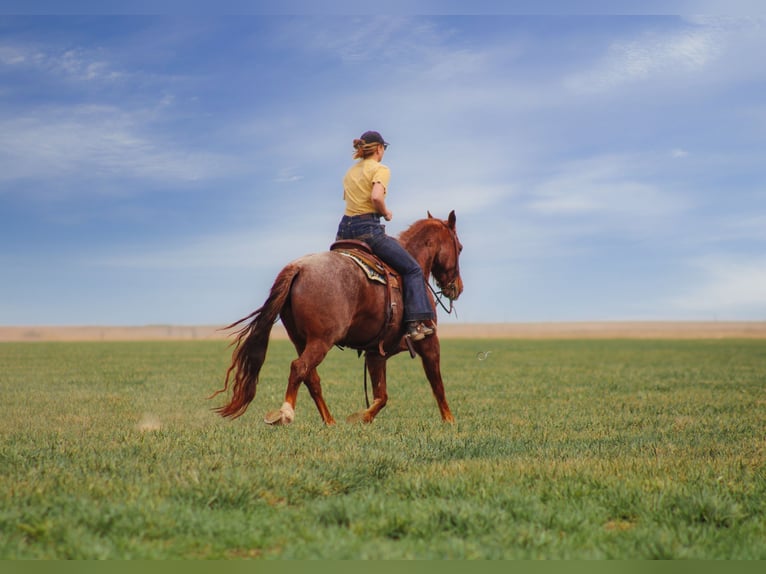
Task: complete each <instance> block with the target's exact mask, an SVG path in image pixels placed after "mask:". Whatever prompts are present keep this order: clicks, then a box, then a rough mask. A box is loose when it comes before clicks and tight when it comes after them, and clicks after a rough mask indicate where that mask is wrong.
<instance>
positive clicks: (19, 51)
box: [0, 43, 125, 81]
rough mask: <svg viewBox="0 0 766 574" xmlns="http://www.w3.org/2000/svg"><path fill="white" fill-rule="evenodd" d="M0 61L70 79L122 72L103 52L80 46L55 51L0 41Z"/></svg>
mask: <svg viewBox="0 0 766 574" xmlns="http://www.w3.org/2000/svg"><path fill="white" fill-rule="evenodd" d="M0 65H3V66H5V67H8V68H14V69H32V70H36V71H38V72H41V73H45V74H49V75H54V76H59V77H61V78H65V79H68V80H71V81H112V80H117V79H120V78H123V77H124V76H125V73H124V72H123V71H120V70H119V69H116V68H115V66H114V64H113V63H112V62H110V61H109V60H108V58H107V57H106V55H105V54H103V53H99V51H98V50H86V49H84V48H81V47H73V48H67V49H65V50H61V51H56V50H53V49H52V48H50V47H45V46H29V45H23V44H8V43H6V44H0Z"/></svg>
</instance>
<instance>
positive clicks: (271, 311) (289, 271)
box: [209, 264, 300, 419]
mask: <svg viewBox="0 0 766 574" xmlns="http://www.w3.org/2000/svg"><path fill="white" fill-rule="evenodd" d="M299 270H300V268H299V266H298V265H295V264H290V265H288V266H287V267H285V268H284V269H282V271H281V272H280V273H279V275H277V278H276V280H275V281H274V285H272V287H271V292H270V293H269V297H268V299H266V302H265V303H264V304H263V306H262V307H261V308H260V309H256V310H255V311H253V312H252V313H250V315H248V316H247V317H243V318H242V319H240V320H239V321H235V322H234V323H232V324H231V325H229V326H228V327H225V329H231V328H233V327H236V326H238V325H241V324H242V323H245V322H246V321H249V322H248V323H247V324H246V325H245V326H244V327H242V328H241V329H240V330H239V331H238V332H237V335H236V339H235V340H234V342H233V343H232V345H234V346H235V348H234V352H233V353H232V356H231V366H229V369H228V370H227V371H226V380H225V381H224V386H223V388H222V389H220V390H218V391H216V392H215V393H213V394H212V395H211V396H210V397H209V398H211V399H212V398H213V397H215V396H216V395H218V394H219V393H223V392H226V391H227V390H228V388H229V381H230V380H231V379H232V376H233V386H232V396H231V400H230V401H229V403H228V404H227V405H224V406H222V407H218V408H216V409H214V410H215V411H216V412H217V413H218V414H220V415H221V416H222V417H229V418H232V419H235V418H237V417H239V416H241V415H243V414H244V412H245V411H246V410H247V407H248V405H249V404H250V403H251V402H252V400H253V399H254V398H255V387H256V385H257V384H258V375H259V373H260V372H261V367H262V366H263V363H264V361H265V360H266V350H267V349H268V346H269V335H270V334H271V329H272V327H273V326H274V322H275V321H276V320H277V317H278V316H279V312H280V311H281V310H282V307H284V305H285V301H287V297H288V296H289V295H290V288H291V286H292V283H293V280H294V279H295V277H296V276H297V275H298V271H299Z"/></svg>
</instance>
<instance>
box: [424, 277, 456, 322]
mask: <svg viewBox="0 0 766 574" xmlns="http://www.w3.org/2000/svg"><path fill="white" fill-rule="evenodd" d="M426 285H428V288H429V289H430V290H431V293H433V294H434V299H436V302H437V303H439V306H440V307H441V308H442V309H444V310H445V311H446V312H447V315H452V312H453V311H454V312H455V317H457V309H456V308H455V305H454V302H453V301H452V299H450V298H449V297H447V299H449V308H447V306H446V305H445V304H444V301H442V295H444V292H443V291H437V290H436V289H434V288H433V286H432V285H431V284H430V283H426ZM444 296H445V297H446V295H444Z"/></svg>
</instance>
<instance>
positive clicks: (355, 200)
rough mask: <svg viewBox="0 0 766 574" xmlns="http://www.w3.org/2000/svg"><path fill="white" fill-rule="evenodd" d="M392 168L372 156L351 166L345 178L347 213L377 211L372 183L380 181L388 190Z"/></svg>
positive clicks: (344, 193)
mask: <svg viewBox="0 0 766 574" xmlns="http://www.w3.org/2000/svg"><path fill="white" fill-rule="evenodd" d="M390 179H391V170H390V169H388V167H386V166H385V165H383V164H382V163H380V162H379V161H377V160H374V159H372V158H367V159H361V160H359V161H358V162H357V163H355V164H354V165H352V166H351V168H350V169H349V170H348V171H347V172H346V177H344V178H343V199H345V200H346V212H345V213H346V215H362V214H363V213H375V206H374V205H373V204H372V185H373V184H374V183H380V184H381V185H382V186H383V187H384V188H385V189H386V191H388V182H389V180H390Z"/></svg>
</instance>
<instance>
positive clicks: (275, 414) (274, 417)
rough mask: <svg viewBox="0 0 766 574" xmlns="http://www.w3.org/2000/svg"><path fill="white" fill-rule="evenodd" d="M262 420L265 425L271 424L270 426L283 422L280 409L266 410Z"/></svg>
mask: <svg viewBox="0 0 766 574" xmlns="http://www.w3.org/2000/svg"><path fill="white" fill-rule="evenodd" d="M263 422H265V423H266V424H267V425H272V426H279V425H282V424H284V421H283V420H282V411H269V412H267V413H266V416H265V417H263Z"/></svg>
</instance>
